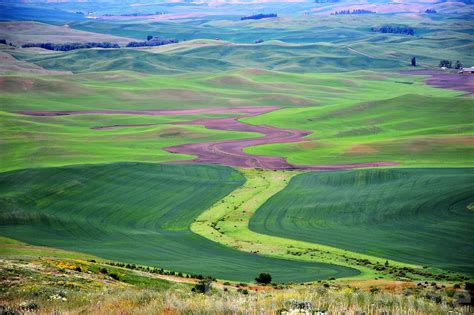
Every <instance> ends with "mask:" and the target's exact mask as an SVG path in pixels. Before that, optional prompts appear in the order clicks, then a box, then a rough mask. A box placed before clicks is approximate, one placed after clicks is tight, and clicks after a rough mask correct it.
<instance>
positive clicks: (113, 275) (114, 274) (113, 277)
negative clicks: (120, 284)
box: [109, 273, 120, 281]
mask: <svg viewBox="0 0 474 315" xmlns="http://www.w3.org/2000/svg"><path fill="white" fill-rule="evenodd" d="M109 276H110V277H111V278H112V279H114V280H117V281H119V280H120V277H119V275H118V274H116V273H111V274H109Z"/></svg>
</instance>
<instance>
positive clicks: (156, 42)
mask: <svg viewBox="0 0 474 315" xmlns="http://www.w3.org/2000/svg"><path fill="white" fill-rule="evenodd" d="M146 39H147V40H146V41H144V42H130V43H128V44H127V47H145V46H161V45H167V44H174V43H179V40H177V39H175V38H171V39H161V38H159V37H153V36H151V35H148V36H147V38H146Z"/></svg>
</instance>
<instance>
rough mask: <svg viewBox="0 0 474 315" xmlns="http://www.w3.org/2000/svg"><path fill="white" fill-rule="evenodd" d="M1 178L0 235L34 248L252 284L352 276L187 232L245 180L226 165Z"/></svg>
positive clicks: (86, 169) (67, 170)
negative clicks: (262, 275)
mask: <svg viewBox="0 0 474 315" xmlns="http://www.w3.org/2000/svg"><path fill="white" fill-rule="evenodd" d="M0 178H1V180H0V183H1V184H0V191H1V204H2V205H1V207H0V208H1V209H2V210H1V212H0V213H1V220H0V222H1V225H0V234H2V235H5V236H7V237H11V238H15V239H19V240H21V241H25V242H28V243H31V244H33V245H46V246H51V247H57V248H63V249H67V250H74V251H80V252H85V253H89V254H92V255H97V256H100V257H104V258H107V259H112V260H118V261H126V262H135V263H141V264H145V265H158V266H160V267H164V268H167V269H171V270H176V271H182V272H190V273H195V274H199V273H201V274H211V275H213V276H215V277H219V278H224V279H230V280H238V281H252V280H253V278H254V277H255V276H256V274H258V272H262V271H266V272H270V273H271V274H273V275H275V281H277V282H279V281H305V280H306V281H307V280H315V279H320V278H328V277H331V276H336V277H338V276H344V275H348V274H352V272H353V271H352V269H348V268H344V267H339V266H332V265H328V264H318V263H305V262H295V261H290V260H282V259H274V258H266V257H262V256H259V255H252V254H248V253H243V252H240V251H237V250H233V249H230V248H228V247H225V246H222V245H219V244H217V243H214V242H211V241H208V240H206V239H205V238H203V237H201V236H199V235H197V234H194V233H192V232H191V231H190V230H189V226H190V224H191V222H192V221H193V219H194V218H195V217H197V216H198V215H199V213H201V212H202V211H204V210H205V209H206V208H208V207H209V206H210V205H212V204H213V203H214V202H216V201H217V200H219V199H221V198H223V197H224V196H225V195H226V194H228V193H229V192H231V191H232V190H234V189H235V188H236V187H238V186H240V185H241V184H242V183H243V181H244V178H243V177H242V175H240V174H239V173H238V172H236V171H234V170H232V169H230V168H226V167H218V166H196V165H155V164H110V165H98V166H80V167H79V166H78V167H64V168H45V169H30V170H22V171H14V172H7V173H2V174H0ZM191 257H192V259H190V258H191Z"/></svg>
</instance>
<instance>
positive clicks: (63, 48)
mask: <svg viewBox="0 0 474 315" xmlns="http://www.w3.org/2000/svg"><path fill="white" fill-rule="evenodd" d="M21 47H23V48H30V47H39V48H43V49H48V50H56V51H69V50H74V49H83V48H120V46H119V45H118V44H116V43H110V42H102V43H99V42H89V43H64V44H53V43H28V44H24V45H22V46H21Z"/></svg>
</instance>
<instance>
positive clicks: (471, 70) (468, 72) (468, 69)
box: [459, 67, 474, 74]
mask: <svg viewBox="0 0 474 315" xmlns="http://www.w3.org/2000/svg"><path fill="white" fill-rule="evenodd" d="M459 73H466V74H473V73H474V67H470V68H464V69H461V71H459Z"/></svg>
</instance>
